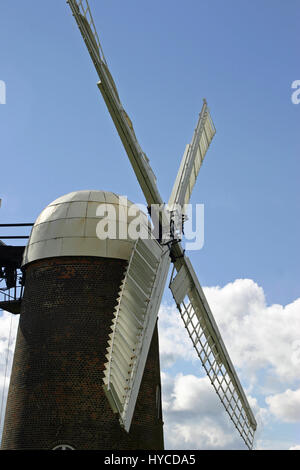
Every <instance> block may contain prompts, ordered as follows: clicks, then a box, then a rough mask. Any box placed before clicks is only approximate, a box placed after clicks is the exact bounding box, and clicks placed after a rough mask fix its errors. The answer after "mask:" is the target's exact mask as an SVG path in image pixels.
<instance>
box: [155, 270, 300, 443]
mask: <svg viewBox="0 0 300 470" xmlns="http://www.w3.org/2000/svg"><path fill="white" fill-rule="evenodd" d="M204 292H205V295H206V297H207V300H208V303H209V304H210V307H211V310H212V312H213V315H214V318H215V319H216V322H217V324H218V327H219V329H220V332H221V335H222V337H223V340H224V343H225V345H226V348H227V349H228V352H229V355H230V357H231V359H232V362H233V364H234V365H235V367H236V368H237V372H238V375H239V377H240V379H241V381H242V383H243V384H244V387H245V386H247V387H248V388H247V389H246V392H247V396H248V400H249V403H250V406H251V408H252V410H253V412H254V415H255V417H256V420H257V423H258V429H257V432H256V441H257V443H259V444H258V447H259V446H262V445H263V443H266V442H268V435H267V434H266V435H264V429H266V433H267V432H268V431H267V430H268V428H269V425H270V423H271V426H272V421H273V420H274V418H275V417H276V418H277V419H279V420H281V421H282V422H288V421H289V422H290V421H291V420H293V422H296V421H298V420H300V418H299V408H298V390H296V389H298V387H299V385H300V384H299V377H300V298H299V299H297V300H295V301H294V302H292V303H290V304H288V305H286V306H283V305H277V304H274V305H267V303H266V299H265V295H264V291H263V289H262V287H260V286H258V285H257V283H255V282H254V281H253V280H251V279H237V280H236V281H234V282H232V283H229V284H227V285H225V286H224V287H222V288H221V287H206V288H204ZM159 334H160V351H161V364H162V369H163V370H164V373H163V409H164V421H165V436H166V446H167V448H173V449H176V448H177V449H188V448H191V449H193V448H198V449H199V448H200V449H201V448H203V449H211V448H213V449H216V448H220V449H224V448H228V449H233V448H245V446H244V444H243V442H242V440H241V439H240V437H239V435H238V432H237V431H236V430H235V429H234V427H233V424H232V423H231V421H230V419H229V418H228V417H227V415H226V413H225V411H224V409H223V407H222V406H221V404H220V403H219V400H218V398H217V396H216V394H215V392H214V390H213V387H212V386H211V384H210V383H209V380H208V379H207V378H206V377H203V376H202V377H200V376H198V370H199V375H200V373H201V370H202V368H201V365H200V360H199V359H198V358H197V357H196V354H195V351H194V349H193V347H192V344H191V342H190V340H189V338H188V335H187V332H186V330H185V328H184V325H183V322H182V320H181V319H180V314H179V312H178V311H177V309H176V307H175V305H174V306H167V305H163V306H162V307H161V309H160V314H159ZM176 361H177V362H176ZM171 366H172V367H171ZM179 370H181V372H183V373H184V372H185V374H186V371H189V373H188V374H186V375H184V374H182V373H181V374H180V373H178V372H179ZM174 371H176V372H174ZM194 371H195V372H194ZM194 374H195V375H194ZM288 385H289V386H290V388H294V389H295V391H294V392H292V391H291V390H289V389H288V390H287V387H288ZM291 385H292V386H293V387H291ZM250 391H251V395H252V396H249V393H250ZM258 397H259V403H263V399H264V398H265V399H266V405H268V406H265V407H261V405H259V403H258ZM270 429H271V428H270ZM274 442H275V441H274ZM278 442H279V441H278ZM278 442H277V444H278ZM277 444H276V445H277ZM268 445H269V446H271V447H272V442H271V441H269V444H268ZM274 445H275V444H274ZM289 446H293V443H292V442H291V443H285V448H289ZM275 448H276V447H275Z"/></svg>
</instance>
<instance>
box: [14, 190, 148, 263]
mask: <svg viewBox="0 0 300 470" xmlns="http://www.w3.org/2000/svg"><path fill="white" fill-rule="evenodd" d="M148 228H149V221H148V217H147V215H146V214H145V213H144V212H142V211H141V210H140V208H139V207H138V206H137V205H135V204H133V203H132V202H131V201H128V199H127V198H126V197H125V196H119V195H117V194H115V193H112V192H108V191H91V190H86V191H75V192H72V193H69V194H66V195H64V196H62V197H59V198H58V199H56V200H55V201H53V202H51V204H49V205H48V206H47V207H46V208H45V209H44V210H43V211H42V212H41V214H40V215H39V217H38V218H37V220H36V221H35V224H34V226H33V228H32V231H31V234H30V237H29V241H28V244H27V246H26V248H25V251H24V256H23V263H22V265H23V266H24V265H26V264H28V263H31V262H32V261H35V260H39V259H44V258H53V257H60V256H96V257H98V256H99V257H106V258H117V259H124V260H128V259H129V258H130V255H131V252H132V249H133V245H134V243H135V241H136V238H137V235H136V233H137V231H139V230H143V233H144V234H146V232H147V233H148Z"/></svg>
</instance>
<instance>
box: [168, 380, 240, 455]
mask: <svg viewBox="0 0 300 470" xmlns="http://www.w3.org/2000/svg"><path fill="white" fill-rule="evenodd" d="M162 389H163V408H164V412H165V413H164V417H165V426H164V428H165V438H166V447H167V448H169V449H190V450H191V449H219V448H223V449H226V448H230V449H233V448H236V449H242V448H244V445H243V444H242V443H241V442H240V439H239V437H238V435H237V434H235V433H234V432H232V426H231V423H230V421H229V420H228V418H227V416H226V414H225V411H224V409H223V407H222V404H221V403H220V401H219V400H218V398H217V395H216V394H215V393H214V392H213V390H212V387H211V384H210V382H209V380H208V378H207V377H196V376H194V375H192V374H188V375H183V374H177V375H176V376H175V377H173V376H171V375H170V374H166V373H163V374H162Z"/></svg>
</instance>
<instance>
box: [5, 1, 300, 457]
mask: <svg viewBox="0 0 300 470" xmlns="http://www.w3.org/2000/svg"><path fill="white" fill-rule="evenodd" d="M17 3H18V5H17V7H16V3H15V2H3V4H2V5H1V17H0V44H1V48H0V80H3V81H4V82H5V83H6V104H5V105H0V135H1V140H0V148H1V176H2V177H1V186H0V197H1V198H2V207H1V209H0V210H1V220H2V221H3V222H27V221H28V222H33V221H34V220H35V219H36V217H37V215H38V214H39V213H40V211H41V210H42V209H43V208H44V207H45V206H46V205H47V204H48V203H49V202H50V201H52V200H54V199H56V198H57V197H59V196H60V195H62V194H65V193H68V192H70V191H74V190H79V189H104V190H108V191H114V192H116V193H119V194H125V195H127V196H128V198H129V199H130V200H132V201H135V202H140V203H144V198H143V195H142V193H141V190H140V188H139V186H138V184H137V181H136V179H135V176H134V174H133V171H132V169H131V167H130V164H129V161H128V159H127V157H126V155H125V152H124V150H123V147H122V145H121V142H120V140H119V137H118V135H117V133H116V131H115V129H114V127H113V124H112V121H111V119H110V116H109V114H108V111H107V110H106V108H105V104H104V102H103V100H102V97H101V95H100V93H99V91H98V89H97V86H96V82H97V75H96V72H95V70H94V68H93V65H92V63H91V60H90V57H89V55H88V53H87V51H86V49H85V45H84V43H83V41H82V38H81V36H80V34H79V31H78V30H77V27H76V24H75V21H74V19H73V18H72V15H71V13H70V11H69V7H68V5H67V4H66V3H65V2H64V1H58V0H55V1H54V2H53V1H52V2H51V3H50V2H44V1H43V2H41V1H40V2H37V1H34V0H28V1H27V2H17ZM90 6H91V9H92V11H93V16H94V20H95V23H96V27H97V30H98V34H99V36H100V40H101V43H102V47H103V49H104V53H105V57H106V60H107V62H108V65H109V67H110V70H111V72H112V74H113V76H114V79H115V82H116V84H117V87H118V90H119V94H120V97H121V100H122V103H123V105H124V108H125V109H126V111H127V112H128V114H129V115H130V117H131V119H132V121H133V124H134V127H135V132H136V135H137V137H138V140H139V142H140V144H141V146H142V148H143V150H144V151H145V152H146V154H147V155H148V157H149V158H150V163H151V165H152V168H153V170H154V172H155V173H156V176H157V179H158V187H159V190H160V192H161V194H162V196H163V198H164V199H165V201H166V202H167V200H168V198H169V195H170V192H171V188H172V185H173V182H174V179H175V176H176V173H177V170H178V166H179V163H180V159H181V157H182V154H183V151H184V148H185V145H186V144H187V143H188V142H190V140H191V138H192V134H193V130H194V127H195V125H196V122H197V118H198V113H199V111H200V109H201V106H202V98H203V97H205V98H206V99H207V101H208V105H209V108H210V111H211V115H212V118H213V120H214V123H215V126H216V129H217V133H216V136H215V138H214V141H213V143H212V145H211V147H210V148H209V151H208V153H207V155H206V158H205V162H204V164H203V167H202V168H201V171H200V175H199V178H198V181H197V185H196V187H195V189H194V192H193V196H192V202H193V203H203V204H204V205H205V244H204V247H203V249H202V250H200V251H195V252H190V254H189V256H190V258H191V259H192V262H193V265H194V267H195V270H196V272H197V274H198V276H199V280H200V282H201V284H202V285H204V286H208V287H212V286H220V289H221V292H222V293H223V294H224V292H225V291H224V290H222V289H223V288H225V286H227V285H229V284H230V283H233V286H235V284H234V282H235V280H237V279H250V280H252V281H253V283H255V285H257V286H259V288H261V289H262V290H263V292H264V296H265V304H264V306H263V309H268V308H269V309H271V307H272V306H273V305H274V304H278V305H281V306H286V305H287V304H289V305H291V304H293V303H294V302H295V301H296V300H297V299H298V298H299V281H300V273H299V261H300V260H299V248H298V245H299V232H300V222H299V215H298V214H299V209H300V207H299V206H300V198H299V189H298V187H299V184H298V181H299V169H300V168H299V167H300V164H299V153H300V152H299V150H300V142H299V122H300V119H299V113H300V104H299V105H295V104H293V103H292V101H291V95H292V89H291V84H292V82H293V81H294V80H297V79H300V70H299V60H298V55H299V51H298V47H297V46H298V44H299V19H300V2H299V0H288V1H285V2H284V1H279V0H260V1H258V0H253V1H251V2H250V1H246V0H241V1H238V0H227V1H226V2H225V1H222V0H216V1H208V0H202V1H200V0H187V1H186V2H179V1H177V0H176V1H175V0H173V1H171V0H164V1H163V2H161V1H157V0H152V1H151V2H146V1H145V0H142V1H141V0H140V1H137V0H128V1H126V2H124V1H121V0H110V1H107V0H101V1H100V0H98V1H95V0H94V1H92V0H91V1H90ZM296 48H297V49H296ZM247 286H248V285H244V284H243V289H246V290H247V288H249V286H248V287H247ZM251 286H252V285H251ZM252 287H253V286H252ZM243 289H242V290H243ZM226 292H227V291H226ZM226 292H225V293H226ZM239 292H240V291H239ZM243 292H244V290H243ZM253 292H254V293H253V296H254V297H255V295H256V294H257V292H258V291H257V290H255V289H254V290H253ZM224 295H225V294H224ZM241 295H242V294H241ZM257 295H259V294H257ZM218 299H219V298H218ZM164 301H165V303H166V305H168V304H169V303H170V295H169V294H168V293H167V294H166V296H165V300H164ZM212 301H213V302H214V301H215V302H217V301H216V300H214V299H213V298H212ZM218 301H220V299H219V300H218ZM241 304H243V302H241ZM247 305H248V304H247ZM297 305H298V304H297ZM216 308H217V309H218V305H217V304H216ZM297 308H298V307H297ZM229 310H230V309H229ZM264 311H268V312H271V310H264ZM289 311H290V310H289ZM297 311H298V313H299V316H300V311H299V309H298V310H297ZM293 315H294V314H293ZM276 318H277V317H276ZM289 318H290V317H289ZM293 318H297V316H296V317H293ZM286 321H287V320H286V319H284V318H283V322H286ZM224 328H225V327H224ZM257 328H258V329H259V325H257ZM266 328H267V326H266ZM224 331H225V333H226V329H225V330H224ZM227 334H228V335H229V336H228V337H230V333H227ZM162 341H163V340H162ZM293 341H297V338H296V337H295V338H293ZM265 353H266V354H267V353H270V351H269V350H266V351H265ZM261 354H262V355H263V353H262V352H261ZM178 360H179V359H178ZM179 362H180V361H179ZM241 366H242V364H241ZM269 366H270V362H269ZM172 367H175V366H174V365H173V366H172ZM176 367H177V369H176V370H177V372H178V371H179V370H181V372H182V373H185V372H184V370H182V369H181V366H180V364H179V363H177V366H176ZM185 367H186V369H185V370H186V374H188V373H190V366H189V365H187V364H186V366H185ZM253 367H254V366H253ZM273 368H274V364H273ZM259 371H260V372H259ZM263 371H265V369H264V368H263V367H262V366H259V367H258V366H257V369H256V388H255V384H254V385H253V389H251V393H252V395H253V396H255V397H256V399H257V400H258V401H261V402H262V401H264V400H265V396H266V395H268V393H266V392H265V391H264V392H262V391H260V392H259V393H258V388H259V387H260V386H262V383H263V379H262V377H261V375H262V376H263V377H266V374H265V373H264V372H263ZM177 372H176V373H177ZM277 372H278V371H277ZM174 374H175V372H174V371H173V369H172V371H171V370H170V371H169V375H168V377H171V376H172V377H173V378H174V377H175V375H176V374H175V375H174ZM278 374H279V375H278ZM275 376H276V373H275ZM248 379H249V377H247V376H246V377H245V386H246V387H247V386H249V387H250V385H249V380H248ZM170 380H171V379H170ZM170 380H169V382H168V383H171V382H170ZM172 380H173V379H172ZM174 380H175V379H174ZM174 380H173V382H174ZM276 380H277V382H278V383H279V382H280V386H279V385H278V384H277V386H275V385H274V384H273V388H271V389H270V390H271V392H270V393H271V394H273V395H278V394H283V393H284V392H285V390H286V389H285V388H284V385H283V382H282V380H283V375H282V374H281V375H280V372H278V373H277V376H276ZM289 380H291V382H289V383H288V386H289V387H290V389H291V390H293V391H295V390H296V389H297V390H298V388H299V382H296V381H295V380H296V379H295V380H294V381H293V378H291V377H290V379H289ZM178 383H179V382H178ZM253 383H254V382H253ZM258 384H259V385H258ZM173 385H174V383H173ZM175 385H176V384H175ZM170 386H171V385H170ZM265 386H266V385H265V384H264V387H265ZM276 387H277V388H276ZM297 387H298V388H297ZM273 395H272V396H273ZM274 400H275V399H274ZM274 400H273V402H274ZM166 401H167V399H166ZM275 401H276V400H275ZM173 405H174V403H173ZM173 405H172V406H173ZM170 406H171V405H170ZM174 406H175V408H176V404H175V405H174ZM264 407H265V409H267V407H266V405H265V402H264ZM271 408H272V407H271V405H269V408H268V410H269V412H270V410H271ZM272 409H273V411H274V407H273V408H272ZM299 413H300V412H299ZM275 415H276V413H275V414H274V412H273V415H272V416H273V417H274V416H275ZM270 416H271V415H270ZM275 417H276V419H277V421H276V422H275V421H274V422H273V421H272V419H273V418H272V419H271V418H270V419H271V424H272V423H273V424H272V425H270V424H269V425H268V426H270V430H269V431H268V430H267V428H268V426H265V428H264V429H265V431H264V432H265V434H264V435H263V438H262V439H263V441H264V444H262V445H264V446H265V447H268V446H269V447H272V446H275V448H276V446H277V447H278V446H279V445H280V442H282V440H281V430H283V429H284V435H288V438H285V440H284V442H285V444H284V446H286V447H288V446H289V445H290V446H293V445H299V444H300V436H299V434H300V432H299V425H298V427H297V424H295V423H294V422H293V423H291V422H290V421H286V416H285V417H284V419H283V418H281V421H280V419H279V420H278V413H277V415H276V416H275ZM274 419H275V418H274ZM170 422H171V421H170ZM274 423H275V424H274ZM287 423H288V424H287ZM295 429H296V430H295ZM296 434H297V436H296ZM294 435H295V437H293V436H294ZM267 442H268V444H267ZM289 443H290V444H289ZM170 445H171V440H170ZM174 445H175V444H174ZM228 445H229V446H230V443H229V444H228ZM281 445H282V444H281Z"/></svg>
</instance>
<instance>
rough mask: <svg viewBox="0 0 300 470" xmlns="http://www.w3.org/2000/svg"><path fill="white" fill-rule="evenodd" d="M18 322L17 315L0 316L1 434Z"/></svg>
mask: <svg viewBox="0 0 300 470" xmlns="http://www.w3.org/2000/svg"><path fill="white" fill-rule="evenodd" d="M18 320H19V319H18V316H17V315H12V314H11V313H8V312H3V313H2V315H0V407H1V414H0V434H1V430H2V426H3V419H4V409H5V403H6V397H7V391H8V384H9V376H10V371H11V367H12V360H13V352H14V348H15V341H16V334H17V328H18ZM9 334H10V336H9Z"/></svg>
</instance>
